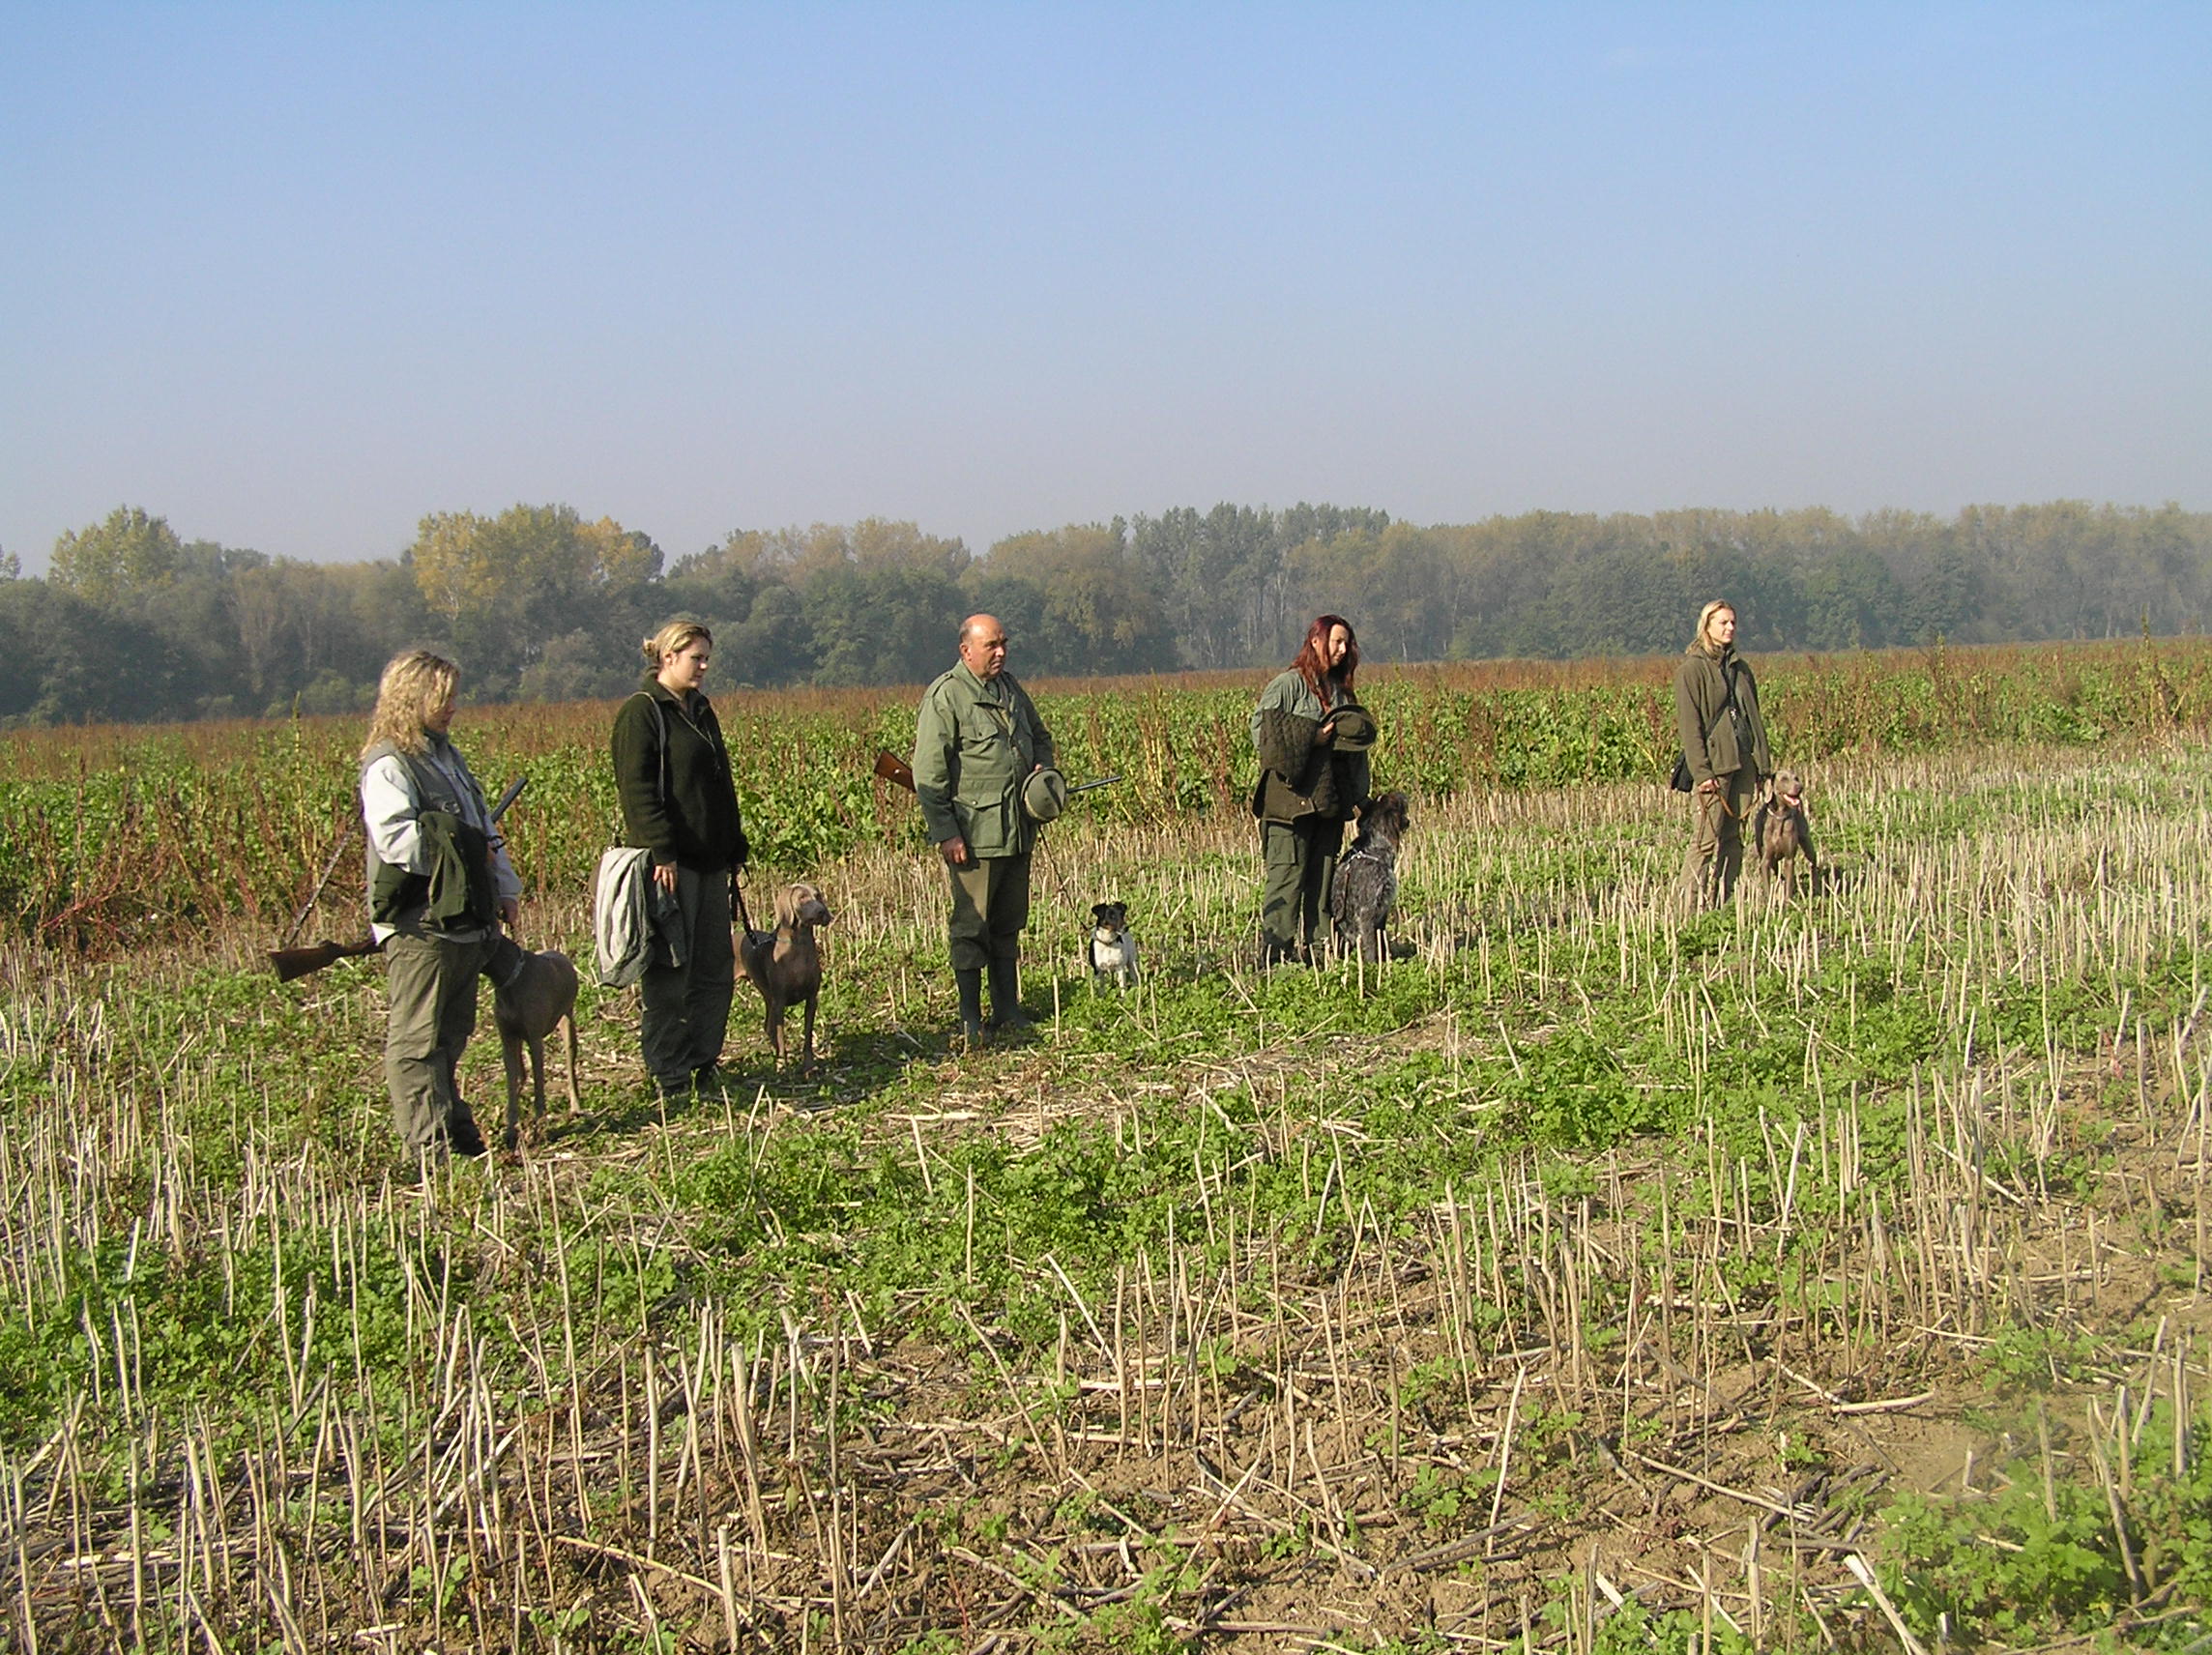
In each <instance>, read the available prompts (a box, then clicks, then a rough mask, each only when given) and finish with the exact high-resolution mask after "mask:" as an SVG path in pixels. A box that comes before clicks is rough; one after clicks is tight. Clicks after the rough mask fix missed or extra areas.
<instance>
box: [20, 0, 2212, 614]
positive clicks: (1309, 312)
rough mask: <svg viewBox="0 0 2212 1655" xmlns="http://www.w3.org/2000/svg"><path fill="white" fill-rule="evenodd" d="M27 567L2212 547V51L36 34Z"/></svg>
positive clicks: (185, 30)
mask: <svg viewBox="0 0 2212 1655" xmlns="http://www.w3.org/2000/svg"><path fill="white" fill-rule="evenodd" d="M0 48H4V49H5V52H6V60H7V62H8V64H9V66H10V69H11V71H12V73H10V75H9V88H8V98H7V101H6V103H5V106H4V107H0V147H4V152H5V154H6V155H7V156H8V158H9V160H8V161H7V163H6V164H5V166H0V313H4V314H5V315H6V317H7V322H6V325H5V326H4V327H0V378H4V381H5V384H6V385H7V387H8V392H9V394H8V395H7V397H6V399H5V404H4V406H0V549H5V550H6V551H8V552H12V553H15V554H17V555H18V556H19V557H20V558H21V560H22V563H23V566H24V567H25V570H26V572H43V571H44V568H45V566H46V561H47V556H48V553H49V552H50V550H51V547H52V545H53V542H54V539H55V537H57V536H58V535H60V534H61V533H63V532H65V531H67V530H71V529H75V528H79V527H82V526H84V525H85V524H87V523H91V522H95V521H98V520H99V519H100V518H102V517H103V516H105V514H106V513H107V512H108V511H109V510H110V509H112V508H114V507H116V506H118V505H125V504H130V505H139V506H143V507H144V508H147V509H148V510H150V511H154V512H157V513H160V514H161V515H163V516H165V517H167V518H168V520H169V522H170V523H171V525H172V526H173V527H174V528H175V529H176V530H177V531H178V532H179V533H180V534H181V535H183V536H185V537H188V538H192V537H201V538H208V539H215V540H219V541H222V542H223V543H225V544H229V545H240V546H253V547H255V548H257V549H259V550H261V551H263V552H267V553H270V554H272V555H286V556H293V557H305V558H312V559H317V560H357V559H368V558H384V557H392V556H394V555H396V554H397V553H398V552H399V551H400V550H402V549H403V548H404V547H405V546H406V545H407V543H408V542H409V540H410V539H411V538H412V537H413V536H414V532H415V524H416V521H417V519H418V518H420V517H421V516H422V514H424V513H426V512H430V511H451V510H475V511H480V512H485V513H492V512H497V511H499V510H501V509H504V508H506V507H508V506H509V505H512V504H514V503H516V502H518V501H521V502H531V503H543V502H552V501H560V502H564V503H566V504H568V505H571V506H573V507H575V508H577V509H578V510H580V511H582V512H584V513H585V514H586V515H588V516H592V517H597V516H600V515H611V516H613V517H616V518H618V519H619V520H621V521H622V522H623V523H624V525H625V526H626V527H628V528H633V529H639V530H643V531H645V532H646V533H648V534H650V535H652V536H653V537H655V539H656V540H657V541H658V542H659V544H660V545H661V546H662V548H663V549H664V550H665V551H666V552H667V554H668V556H669V557H670V559H671V560H674V559H676V558H680V557H682V556H684V555H685V554H687V553H691V552H695V551H698V550H700V549H702V548H703V547H705V546H706V545H708V544H710V543H712V542H713V541H714V540H716V539H718V538H719V537H721V536H722V535H723V534H725V533H726V532H728V531H729V530H731V529H733V528H740V527H743V528H760V529H772V528H778V527H782V526H785V525H789V524H803V523H811V522H817V521H827V522H851V521H854V520H857V519H859V518H861V517H866V516H881V517H890V518H908V519H913V520H915V521H916V522H917V523H919V524H920V525H921V526H922V527H923V528H924V529H927V530H929V531H931V532H934V533H937V534H942V535H948V536H949V535H958V536H960V537H962V538H963V539H965V540H966V541H967V542H968V544H969V546H970V548H971V549H972V550H974V551H975V552H978V553H980V552H982V551H984V550H986V549H987V548H988V547H989V546H990V545H991V543H992V542H993V541H995V540H997V539H999V538H1001V537H1004V536H1005V535H1008V534H1012V533H1017V532H1020V531H1022V530H1026V529H1040V528H1052V527H1056V526H1059V525H1061V524H1063V523H1068V522H1080V521H1088V520H1093V519H1099V520H1102V519H1105V518H1108V517H1111V516H1113V515H1115V514H1117V513H1121V514H1129V513H1134V512H1158V511H1160V510H1163V509H1166V508H1171V507H1177V506H1197V507H1199V508H1206V507H1208V506H1210V505H1211V504H1213V503H1214V502H1216V501H1222V500H1228V501H1234V502H1237V503H1239V504H1245V505H1254V506H1257V505H1262V504H1266V505H1272V506H1277V507H1283V506H1288V505H1291V504H1293V503H1295V501H1298V500H1312V501H1323V500H1326V501H1331V502H1334V503H1336V504H1340V505H1348V506H1369V507H1376V508H1382V509H1384V510H1387V511H1389V512H1391V513H1392V514H1393V515H1394V516H1398V517H1401V518H1406V519H1411V520H1412V521H1415V522H1420V523H1437V522H1453V523H1458V522H1473V521H1478V520H1480V519H1482V518H1485V517H1489V516H1493V515H1497V514H1500V513H1508V514H1509V513H1515V512H1519V511H1524V510H1528V509H1535V508H1554V509H1559V510H1570V511H1593V512H1600V513H1605V512H1613V511H1639V512H1642V511H1654V510H1662V509H1667V508H1674V507H1678V506H1703V507H1715V508H1734V509H1758V508H1767V507H1772V508H1782V509H1788V508H1797V507H1812V506H1824V507H1829V508H1834V509H1837V510H1840V511H1844V512H1847V513H1852V514H1856V513H1859V512H1863V511H1866V510H1870V509H1874V508H1883V507H1891V508H1904V509H1913V510H1925V511H1934V512H1938V513H1944V514H1948V513H1951V512H1954V511H1956V510H1958V509H1959V508H1962V507H1964V506H1966V505H1970V504H1980V503H1999V504H2007V505H2011V504H2024V503H2031V502H2040V501H2048V500H2053V499H2060V498H2080V499H2087V500H2091V501H2096V502H2110V503H2114V504H2119V505H2130V506H2145V507H2156V506H2159V505H2162V504H2164V503H2166V502H2168V501H2173V502H2177V503H2179V504H2181V505H2183V506H2185V507H2189V508H2204V507H2206V506H2207V505H2212V486H2208V484H2212V414H2208V412H2207V402H2208V400H2212V399H2208V398H2207V396H2206V394H2205V389H2206V387H2207V386H2208V385H2212V306H2208V305H2207V304H2206V299H2207V297H2208V295H2207V292H2206V273H2207V271H2208V270H2212V258H2208V257H2207V255H2208V253H2212V213H2208V211H2207V208H2208V191H2207V188H2206V186H2207V180H2208V178H2212V168H2208V164H2207V163H2208V162H2212V11H2206V10H2205V9H2202V8H2197V7H2189V6H2142V7H2131V8H2125V9H2119V10H2113V9H2110V8H2106V7H2099V6H2091V5H2036V6H2025V7H2012V6H1997V5H1946V6H1936V7H1871V8H1870V7H1824V8H1809V9H1804V8H1780V7H1776V8H1759V7H1751V8H1743V7H1730V8H1725V9H1724V8H1714V7H1700V6H1656V5H1635V4H1621V5H1613V6H1586V7H1567V8H1558V9H1548V10H1544V11H1541V12H1529V13H1523V12H1521V11H1518V10H1512V9H1503V8H1466V7H1456V6H1453V7H1442V6H1404V7H1395V8H1385V9H1380V10H1359V11H1353V10H1352V9H1350V8H1340V7H1327V6H1299V7H1289V8H1272V7H1259V6H1214V7H1204V8H1198V9H1187V8H1170V7H1165V6H1116V5H1097V6H1091V7H1086V8H1081V9H1076V10H1064V11H1062V10H1054V11H1052V12H1050V13H1044V12H1035V11H1032V10H1031V9H1028V8H1022V7H1017V6H1011V5H1005V6H955V7H947V8H944V9H940V10H935V11H918V10H904V9H893V8H877V7H866V6H858V5H855V6H829V7H820V8H809V9H806V10H804V11H803V12H802V13H801V12H797V11H786V10H784V9H777V8H768V7H731V8H726V9H701V8H672V7H662V6H647V7H642V8H638V7H626V8H621V9H616V8H611V7H604V6H597V5H576V6H569V7H565V8H560V9H553V10H542V9H538V8H523V7H520V6H514V5H490V6H483V7H474V8H469V9H466V10H464V11H451V10H448V9H440V8H431V7H427V6H422V5H387V6H373V7H369V6H364V7H349V8H316V9H304V8H303V9H293V8H277V7H271V6H259V7H254V6H225V5H203V6H191V7H176V8H166V9H150V8H136V7H117V6H87V7H75V8H69V9H61V8H37V7H30V6H23V5H0Z"/></svg>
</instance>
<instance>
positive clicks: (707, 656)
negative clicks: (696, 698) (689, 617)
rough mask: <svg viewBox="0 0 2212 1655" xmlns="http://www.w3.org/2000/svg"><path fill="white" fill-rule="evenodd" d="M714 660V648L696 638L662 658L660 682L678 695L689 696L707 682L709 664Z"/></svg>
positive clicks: (705, 641) (704, 640)
mask: <svg viewBox="0 0 2212 1655" xmlns="http://www.w3.org/2000/svg"><path fill="white" fill-rule="evenodd" d="M713 658H714V647H713V645H712V644H710V643H708V642H707V640H706V639H704V638H694V639H692V640H691V641H690V642H689V643H688V644H685V645H684V647H683V648H682V649H681V650H674V651H671V652H670V653H667V654H665V655H662V656H661V657H660V682H662V683H664V684H666V685H667V686H668V687H669V688H670V689H671V690H673V691H675V692H676V693H677V694H678V695H685V694H688V693H689V692H690V691H692V690H695V689H697V688H698V687H699V686H700V685H701V684H702V683H705V682H707V663H708V662H709V661H711V660H713Z"/></svg>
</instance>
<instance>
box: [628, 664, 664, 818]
mask: <svg viewBox="0 0 2212 1655" xmlns="http://www.w3.org/2000/svg"><path fill="white" fill-rule="evenodd" d="M633 693H634V694H636V695H637V696H638V697H639V698H641V699H642V700H643V701H644V702H645V704H646V706H648V707H650V708H652V709H653V729H654V733H655V735H657V736H658V737H659V738H660V802H661V804H662V805H663V806H664V807H665V806H666V805H667V803H668V714H667V713H665V712H663V711H661V710H660V697H658V696H657V695H655V694H653V693H652V692H651V691H649V690H643V689H640V690H636V691H634V692H633Z"/></svg>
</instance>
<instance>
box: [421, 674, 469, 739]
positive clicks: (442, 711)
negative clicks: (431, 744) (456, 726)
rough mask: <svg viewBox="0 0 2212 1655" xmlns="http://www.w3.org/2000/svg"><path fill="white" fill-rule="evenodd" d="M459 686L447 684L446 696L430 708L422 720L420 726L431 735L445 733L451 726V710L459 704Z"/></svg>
mask: <svg viewBox="0 0 2212 1655" xmlns="http://www.w3.org/2000/svg"><path fill="white" fill-rule="evenodd" d="M460 701H461V694H460V686H459V685H458V684H448V685H447V686H446V698H445V699H444V700H443V701H441V702H439V703H438V705H437V706H435V707H433V708H431V709H430V711H429V712H428V714H427V715H426V716H425V717H424V718H423V720H422V728H423V729H425V730H427V731H429V732H430V734H431V735H433V736H443V735H445V734H447V733H448V732H449V731H451V729H452V727H453V710H454V709H455V708H456V707H458V706H459V705H460Z"/></svg>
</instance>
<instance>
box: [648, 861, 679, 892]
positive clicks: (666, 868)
mask: <svg viewBox="0 0 2212 1655" xmlns="http://www.w3.org/2000/svg"><path fill="white" fill-rule="evenodd" d="M653 883H654V884H655V885H656V886H659V887H660V888H661V889H662V890H664V891H666V892H668V894H669V895H670V896H674V895H675V894H676V864H675V863H674V862H655V863H654V864H653Z"/></svg>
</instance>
